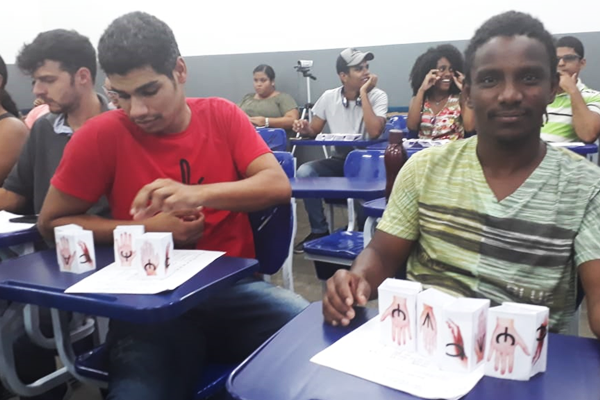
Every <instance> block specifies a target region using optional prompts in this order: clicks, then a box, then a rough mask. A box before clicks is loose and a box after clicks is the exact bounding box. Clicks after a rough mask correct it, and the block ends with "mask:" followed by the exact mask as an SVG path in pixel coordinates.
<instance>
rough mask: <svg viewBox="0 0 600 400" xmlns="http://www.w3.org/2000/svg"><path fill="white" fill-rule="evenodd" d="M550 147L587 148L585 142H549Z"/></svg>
mask: <svg viewBox="0 0 600 400" xmlns="http://www.w3.org/2000/svg"><path fill="white" fill-rule="evenodd" d="M548 144H549V145H550V146H554V147H581V146H585V143H583V142H549V143H548Z"/></svg>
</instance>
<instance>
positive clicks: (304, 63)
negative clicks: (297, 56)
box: [296, 60, 313, 69]
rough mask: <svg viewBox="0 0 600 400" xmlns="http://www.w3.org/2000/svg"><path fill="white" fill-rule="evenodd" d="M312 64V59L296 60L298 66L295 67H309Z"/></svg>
mask: <svg viewBox="0 0 600 400" xmlns="http://www.w3.org/2000/svg"><path fill="white" fill-rule="evenodd" d="M312 66H313V60H298V66H297V67H296V69H300V68H310V67H312Z"/></svg>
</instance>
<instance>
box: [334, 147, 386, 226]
mask: <svg viewBox="0 0 600 400" xmlns="http://www.w3.org/2000/svg"><path fill="white" fill-rule="evenodd" d="M384 146H385V147H384ZM386 147H387V143H385V142H384V143H382V146H381V148H380V149H379V148H377V149H367V150H354V151H352V152H350V154H348V156H347V157H346V161H345V162H344V176H345V177H347V178H357V179H367V180H371V179H385V166H384V164H383V154H384V150H385V148H386ZM325 204H326V206H327V207H326V209H325V216H326V218H327V224H328V225H329V232H333V231H334V230H335V221H334V208H335V206H340V205H341V206H344V207H346V206H347V207H348V229H347V230H348V231H353V230H354V228H355V225H356V216H355V212H354V199H347V200H335V199H325Z"/></svg>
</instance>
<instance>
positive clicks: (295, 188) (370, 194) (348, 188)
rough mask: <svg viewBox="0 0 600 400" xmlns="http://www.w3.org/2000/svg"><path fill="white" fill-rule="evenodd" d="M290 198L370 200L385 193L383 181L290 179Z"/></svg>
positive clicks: (342, 178) (338, 178) (339, 178)
mask: <svg viewBox="0 0 600 400" xmlns="http://www.w3.org/2000/svg"><path fill="white" fill-rule="evenodd" d="M290 183H291V185H292V197H295V198H297V199H306V198H324V199H348V198H352V199H364V200H371V199H376V198H378V197H381V196H383V195H384V193H385V180H382V179H380V180H374V179H373V180H366V179H359V178H346V177H318V178H292V179H290Z"/></svg>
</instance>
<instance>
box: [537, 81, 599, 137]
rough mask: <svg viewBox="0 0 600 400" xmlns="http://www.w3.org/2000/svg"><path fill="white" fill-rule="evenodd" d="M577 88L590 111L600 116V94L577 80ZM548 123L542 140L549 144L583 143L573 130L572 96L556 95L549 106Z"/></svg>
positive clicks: (543, 129)
mask: <svg viewBox="0 0 600 400" xmlns="http://www.w3.org/2000/svg"><path fill="white" fill-rule="evenodd" d="M577 88H578V89H579V91H580V92H581V96H582V97H583V100H584V101H585V104H586V105H587V107H588V109H589V110H590V111H593V112H595V113H598V114H600V92H598V91H596V90H593V89H590V88H588V87H587V86H585V85H584V84H583V82H581V79H578V80H577ZM546 110H547V112H548V122H547V123H546V124H544V126H543V127H542V140H545V141H547V142H579V141H581V140H580V139H579V137H577V134H576V133H575V129H573V109H572V107H571V96H569V95H568V94H566V93H564V92H563V93H559V94H557V95H556V98H555V99H554V101H553V102H552V103H551V104H549V105H548V107H547V109H546Z"/></svg>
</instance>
